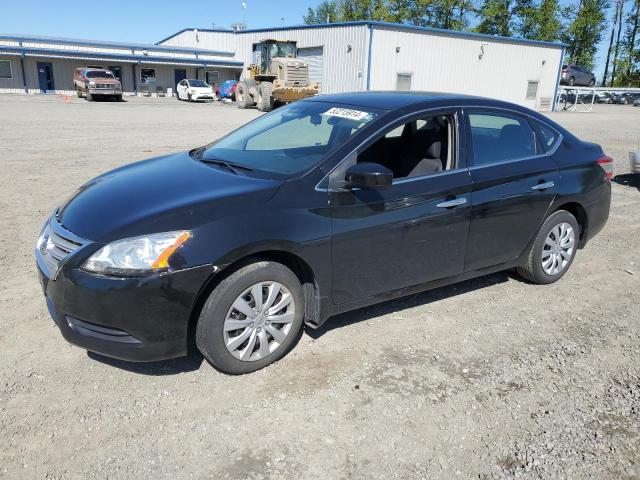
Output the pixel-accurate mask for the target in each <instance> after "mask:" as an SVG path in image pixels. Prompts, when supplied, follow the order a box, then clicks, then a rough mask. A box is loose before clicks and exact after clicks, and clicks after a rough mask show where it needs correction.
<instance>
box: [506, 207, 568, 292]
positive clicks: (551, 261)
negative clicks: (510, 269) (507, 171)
mask: <svg viewBox="0 0 640 480" xmlns="http://www.w3.org/2000/svg"><path fill="white" fill-rule="evenodd" d="M579 238H580V225H579V224H578V221H577V220H576V218H575V217H574V216H573V215H571V214H570V213H569V212H567V211H565V210H558V211H557V212H555V213H554V214H552V215H551V216H549V218H547V220H545V222H544V223H543V224H542V227H540V231H539V232H538V235H537V236H536V239H535V241H534V242H533V245H532V247H531V249H530V251H529V254H528V256H527V259H526V263H525V264H524V265H522V266H520V267H518V269H517V270H518V273H519V274H520V275H521V276H522V277H524V278H525V279H527V280H529V281H531V282H533V283H538V284H541V285H547V284H549V283H553V282H556V281H558V280H560V278H562V276H563V275H564V274H565V273H567V271H568V270H569V267H571V264H572V263H573V259H574V258H575V254H576V251H577V249H578V240H579Z"/></svg>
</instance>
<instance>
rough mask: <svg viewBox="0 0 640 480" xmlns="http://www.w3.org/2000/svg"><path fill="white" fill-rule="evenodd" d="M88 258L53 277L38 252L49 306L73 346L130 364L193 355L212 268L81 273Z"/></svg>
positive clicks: (68, 264) (72, 260) (69, 264)
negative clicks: (127, 274)
mask: <svg viewBox="0 0 640 480" xmlns="http://www.w3.org/2000/svg"><path fill="white" fill-rule="evenodd" d="M75 257H81V258H80V259H76V258H75ZM85 257H86V254H83V251H82V250H80V251H79V252H78V253H77V254H72V255H71V258H70V259H69V260H68V261H67V262H66V263H65V264H64V265H63V266H62V267H61V268H60V270H59V271H58V272H57V273H56V275H51V274H50V273H47V269H46V266H45V265H44V264H43V263H42V261H41V259H40V258H38V254H37V253H36V258H37V265H38V276H39V279H40V284H41V286H42V290H43V292H44V295H45V298H46V302H47V308H48V309H49V313H50V314H51V317H52V318H53V320H54V321H55V323H56V325H57V326H58V327H59V329H60V332H61V333H62V336H63V337H64V338H65V339H66V340H67V341H68V342H70V343H72V344H74V345H76V346H79V347H82V348H85V349H87V350H90V351H93V352H97V353H101V354H103V355H107V356H109V357H114V358H119V359H122V360H129V361H155V360H164V359H168V358H175V357H180V356H184V355H186V354H187V353H188V345H189V343H188V342H189V321H190V318H191V314H192V312H193V310H194V308H195V305H196V301H197V298H198V294H199V292H200V291H201V288H202V287H203V285H205V284H206V282H207V279H208V278H209V276H210V275H211V274H212V270H211V268H210V266H200V267H195V268H190V269H186V270H180V271H176V272H167V273H163V274H158V275H153V276H149V277H139V278H115V277H106V276H100V275H94V274H91V273H88V272H85V271H83V270H81V269H80V268H79V265H81V262H82V261H84V260H85Z"/></svg>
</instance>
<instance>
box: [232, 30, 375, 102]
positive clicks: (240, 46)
mask: <svg viewBox="0 0 640 480" xmlns="http://www.w3.org/2000/svg"><path fill="white" fill-rule="evenodd" d="M367 32H368V29H367V27H366V26H364V25H354V26H341V27H328V28H318V29H314V28H303V29H296V28H292V29H291V30H272V31H264V32H262V31H261V32H247V33H239V34H237V35H236V38H237V42H238V43H237V46H236V49H235V50H236V55H237V57H238V58H239V59H241V60H243V61H244V63H245V65H249V64H250V63H251V51H252V45H253V44H254V43H257V42H259V41H260V40H265V39H275V40H295V41H297V42H298V48H310V47H324V65H323V68H324V72H323V79H324V85H323V87H324V88H323V92H326V93H335V92H351V91H358V90H364V89H365V88H366V76H367V72H366V66H367V38H368V35H367ZM349 45H350V46H351V51H348V50H349V49H348V46H349ZM245 74H246V72H245Z"/></svg>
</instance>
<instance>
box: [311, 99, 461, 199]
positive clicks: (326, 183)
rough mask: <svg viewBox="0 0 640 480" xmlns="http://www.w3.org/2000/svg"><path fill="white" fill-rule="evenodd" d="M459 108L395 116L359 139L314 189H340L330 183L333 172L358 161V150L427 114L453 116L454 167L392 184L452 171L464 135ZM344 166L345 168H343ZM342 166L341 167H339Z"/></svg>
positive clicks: (433, 109) (440, 108)
mask: <svg viewBox="0 0 640 480" xmlns="http://www.w3.org/2000/svg"><path fill="white" fill-rule="evenodd" d="M461 108H462V107H460V106H453V107H445V108H443V107H432V108H428V109H425V110H419V111H416V112H411V113H408V114H406V115H403V116H401V117H398V118H396V119H395V120H394V121H393V122H391V123H390V124H387V125H385V126H383V127H380V128H379V129H378V130H376V131H375V132H373V133H371V134H370V135H369V136H368V137H367V138H365V139H364V140H363V141H361V142H360V143H359V144H358V145H357V146H356V147H354V148H353V149H352V150H351V151H350V152H349V153H348V154H346V155H345V156H344V158H343V159H342V160H341V161H340V162H339V163H338V164H337V165H335V166H334V167H333V168H332V169H331V170H330V171H329V172H328V173H327V174H326V175H325V176H324V177H323V178H322V179H321V180H320V181H319V182H318V184H317V185H316V187H315V190H316V191H331V190H340V186H339V185H332V183H333V182H334V181H335V180H333V179H334V177H335V173H336V172H338V171H342V170H344V171H345V172H346V169H347V168H349V166H351V165H352V164H355V163H357V161H358V154H359V152H361V151H362V149H363V148H364V149H366V148H368V147H369V146H371V145H372V144H373V143H374V142H375V141H376V140H378V139H379V138H381V137H382V136H383V135H385V134H386V133H388V132H390V131H392V130H393V129H394V128H397V127H398V126H400V125H402V124H406V123H408V122H410V121H412V120H418V119H420V118H423V117H428V116H435V115H447V116H450V117H452V118H453V121H454V124H455V125H454V128H453V132H454V134H453V137H454V144H455V146H454V149H453V155H452V161H453V163H454V165H455V167H454V168H450V169H449V170H444V171H442V172H436V173H431V174H428V175H421V176H419V177H404V178H402V179H399V180H398V181H394V182H393V185H397V184H399V183H407V182H411V181H415V180H424V179H425V178H430V177H433V176H434V175H437V174H443V173H449V172H454V171H457V170H459V169H460V159H461V158H460V139H461V138H462V137H464V134H463V133H461V132H460V129H463V128H464V125H463V121H461V119H460V118H461ZM345 166H346V168H344V167H345ZM341 167H343V168H341Z"/></svg>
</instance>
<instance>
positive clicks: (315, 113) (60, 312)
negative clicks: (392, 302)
mask: <svg viewBox="0 0 640 480" xmlns="http://www.w3.org/2000/svg"><path fill="white" fill-rule="evenodd" d="M611 174H612V160H611V158H609V157H607V156H606V155H605V154H604V153H603V151H602V148H600V146H598V145H596V144H594V143H587V142H583V141H581V140H579V139H578V138H576V137H575V136H574V135H572V134H571V133H570V132H568V131H567V130H565V129H564V128H563V127H561V126H560V125H558V124H556V123H555V122H553V121H552V120H550V119H549V118H547V117H546V116H544V115H542V114H539V113H537V112H534V111H532V110H529V109H527V108H524V107H521V106H518V105H514V104H510V103H506V102H501V101H497V100H491V99H482V98H474V97H465V96H459V95H448V94H428V93H416V92H411V93H401V92H395V93H394V92H363V93H352V94H336V95H322V96H317V97H313V98H310V99H307V100H303V101H299V102H295V103H292V104H290V105H287V106H285V107H283V108H280V109H277V110H275V111H273V112H271V113H269V114H266V115H263V116H261V117H259V118H257V119H256V120H254V121H253V122H251V123H250V124H248V125H246V126H244V127H241V128H239V129H238V130H235V131H234V132H232V133H230V134H228V135H226V136H224V137H222V138H220V139H218V140H216V141H214V142H213V143H211V144H209V145H206V146H203V147H200V148H195V149H193V150H191V151H189V152H184V153H177V154H172V155H165V156H162V157H157V158H155V159H151V160H147V161H143V162H139V163H134V164H131V165H128V166H124V167H121V168H118V169H116V170H114V171H111V172H109V173H106V174H103V175H101V176H99V177H97V178H96V179H94V180H91V181H89V182H88V183H86V184H85V185H83V186H82V187H80V189H79V190H78V191H77V192H76V193H75V194H74V195H73V196H72V197H71V198H70V200H68V201H67V202H66V203H64V204H63V205H61V206H60V207H58V208H56V209H55V210H54V211H53V213H52V215H51V216H50V217H49V218H48V219H47V221H46V223H45V224H44V227H43V229H42V232H41V234H40V236H39V239H38V241H37V245H36V250H35V256H36V261H37V265H38V270H39V277H40V281H41V284H42V289H43V292H44V295H45V297H46V303H47V305H48V307H49V311H50V312H51V315H52V317H53V319H54V320H55V322H56V324H57V325H58V327H59V329H60V331H61V333H62V335H63V336H64V337H65V338H66V339H67V340H68V341H69V342H71V343H73V344H75V345H79V346H81V347H83V348H86V349H88V350H92V351H96V352H100V353H102V354H104V355H108V356H113V357H117V358H122V359H127V360H137V361H146V360H159V359H165V358H171V357H179V356H182V355H185V354H186V353H187V352H188V351H189V346H190V345H191V342H192V341H194V343H195V345H197V348H198V349H199V350H200V352H202V354H203V355H204V356H205V357H206V358H207V360H208V361H209V362H211V364H213V365H214V366H215V367H217V368H218V369H220V370H222V371H224V372H228V373H233V374H240V373H247V372H251V371H254V370H258V369H260V368H262V367H265V366H266V365H268V364H270V363H272V362H274V361H276V360H278V359H280V358H281V357H283V356H284V355H285V354H286V353H287V352H288V351H289V350H290V349H291V348H292V347H293V346H294V344H295V343H296V341H297V340H298V338H299V337H300V333H301V329H302V326H303V324H306V325H307V326H308V327H309V328H318V327H320V326H321V325H322V324H323V323H324V322H325V321H326V320H327V319H328V318H329V317H330V316H332V315H336V314H338V313H341V312H346V311H349V310H353V309H356V308H360V307H363V306H366V305H370V304H374V303H377V302H382V301H386V300H389V299H391V298H395V297H400V296H403V295H408V294H411V293H414V292H419V291H422V290H426V289H430V288H434V287H439V286H443V285H447V284H451V283H454V282H458V281H461V280H465V279H469V278H472V277H477V276H481V275H485V274H488V273H491V272H496V271H500V270H506V269H512V268H517V270H518V272H520V274H521V275H522V276H523V277H524V278H525V279H526V280H528V281H529V282H532V283H536V284H550V283H553V282H555V281H557V280H559V279H560V278H561V277H562V276H563V275H564V274H565V273H566V272H567V271H568V270H569V268H570V267H571V264H572V262H573V261H574V259H575V256H576V252H577V251H578V249H580V248H583V247H584V246H585V245H586V244H587V242H588V241H589V240H590V239H591V238H593V236H594V235H596V234H597V233H598V232H599V231H600V230H601V229H602V228H603V226H604V224H605V222H606V221H607V218H608V216H609V204H610V197H611ZM554 292H556V291H555V290H548V295H549V302H554V301H558V302H562V301H563V299H562V298H561V297H560V296H559V297H558V298H557V300H554V298H553V297H554V296H555V295H556V293H554ZM358 342H359V340H358V338H354V339H353V341H352V348H366V346H365V345H364V344H361V345H358Z"/></svg>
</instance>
